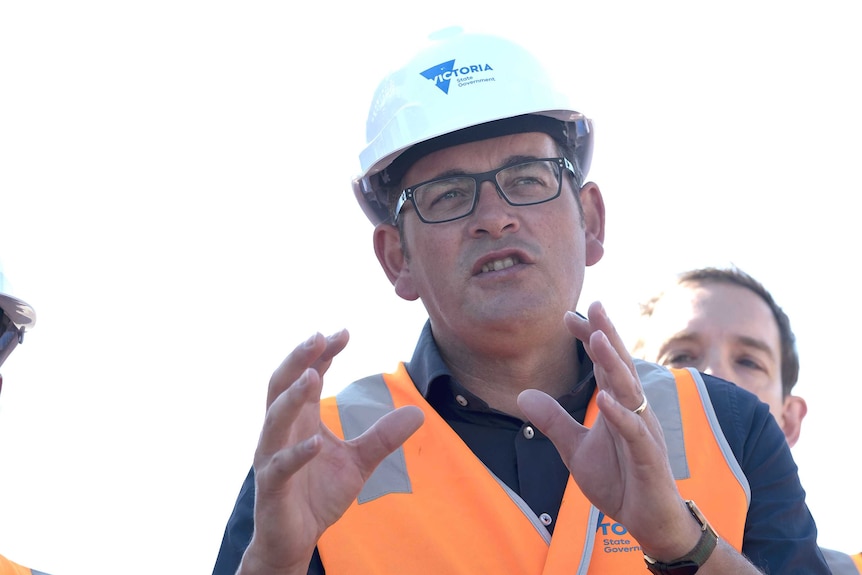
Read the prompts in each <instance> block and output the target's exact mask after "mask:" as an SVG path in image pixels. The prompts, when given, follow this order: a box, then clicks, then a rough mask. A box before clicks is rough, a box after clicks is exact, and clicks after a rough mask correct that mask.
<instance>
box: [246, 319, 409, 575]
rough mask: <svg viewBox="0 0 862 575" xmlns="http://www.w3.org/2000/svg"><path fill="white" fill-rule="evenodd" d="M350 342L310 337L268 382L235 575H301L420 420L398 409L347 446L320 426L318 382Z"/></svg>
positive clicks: (345, 337) (339, 336)
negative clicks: (249, 525) (245, 537)
mask: <svg viewBox="0 0 862 575" xmlns="http://www.w3.org/2000/svg"><path fill="white" fill-rule="evenodd" d="M348 338H349V335H348V333H347V331H345V330H342V331H340V332H338V333H335V334H333V335H331V336H329V337H327V338H324V337H323V336H322V335H321V334H319V333H318V334H315V335H313V336H312V337H311V338H309V339H308V340H307V341H306V342H305V343H303V344H301V345H300V346H298V347H297V348H296V349H295V350H294V351H293V352H292V353H291V354H290V355H288V356H287V357H286V358H285V360H284V361H283V362H282V364H281V365H280V366H279V367H278V369H276V370H275V372H274V373H273V375H272V378H271V379H270V382H269V392H268V394H267V410H266V418H265V420H264V424H263V430H262V431H261V434H260V439H259V441H258V446H257V450H256V451H255V456H254V471H255V493H256V495H255V504H254V534H253V536H252V539H251V542H250V543H249V546H248V549H247V550H246V552H245V555H244V556H243V560H242V563H241V565H240V568H239V571H238V573H241V574H249V573H256V574H269V573H282V574H283V573H297V574H305V573H307V570H308V564H309V561H310V560H311V556H312V554H313V552H314V548H315V546H316V545H317V541H318V539H320V536H321V535H322V534H323V532H324V531H325V530H326V529H327V528H328V527H329V526H330V525H332V524H333V523H334V522H335V521H336V520H338V518H339V517H341V515H343V514H344V512H345V511H346V510H347V508H348V507H349V506H350V504H351V503H352V502H353V500H354V499H356V497H357V496H358V495H359V492H360V491H361V489H362V486H363V485H364V484H365V481H366V480H367V479H368V478H369V476H370V475H371V473H372V471H374V469H375V468H376V467H377V465H378V464H379V463H380V462H381V461H382V460H383V458H385V457H386V456H387V455H388V454H389V453H391V452H392V451H394V450H395V449H397V448H398V447H399V446H400V445H401V444H402V443H404V441H406V440H407V438H408V437H410V436H411V435H412V434H413V433H414V432H415V431H416V430H417V429H419V426H421V425H422V422H423V421H424V415H423V413H422V411H421V410H420V409H419V408H418V407H415V406H407V407H402V408H399V409H396V410H395V411H393V412H391V413H389V414H387V415H385V416H384V417H382V418H380V419H379V420H378V421H377V422H376V423H375V424H374V425H372V426H371V427H370V428H369V429H368V430H367V431H366V432H365V433H363V434H362V435H361V436H359V437H357V438H356V439H353V440H350V441H344V440H342V439H340V438H339V437H337V436H336V435H334V434H333V433H332V432H331V431H330V430H329V429H328V428H327V427H326V426H325V425H324V424H323V422H322V421H321V419H320V394H321V391H322V389H323V375H324V374H325V373H326V370H327V369H328V368H329V366H330V364H331V363H332V359H333V358H334V357H335V356H336V355H338V353H340V352H341V351H342V350H343V349H344V347H345V346H346V345H347V340H348Z"/></svg>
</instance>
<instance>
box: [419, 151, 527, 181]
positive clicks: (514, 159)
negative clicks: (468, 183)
mask: <svg viewBox="0 0 862 575" xmlns="http://www.w3.org/2000/svg"><path fill="white" fill-rule="evenodd" d="M538 159H539V156H522V155H519V156H509V157H508V158H506V159H505V160H504V161H503V163H502V164H500V165H499V166H497V168H491V169H490V170H488V171H493V170H495V169H502V168H508V167H510V166H514V165H515V164H521V163H524V162H532V161H533V160H538ZM475 173H477V172H468V171H466V170H464V169H462V168H453V169H451V170H446V171H445V172H441V173H439V174H437V175H436V176H434V177H433V178H431V179H429V180H425V181H426V182H431V181H434V180H439V179H442V178H450V177H455V176H469V175H472V174H475ZM480 173H484V172H480Z"/></svg>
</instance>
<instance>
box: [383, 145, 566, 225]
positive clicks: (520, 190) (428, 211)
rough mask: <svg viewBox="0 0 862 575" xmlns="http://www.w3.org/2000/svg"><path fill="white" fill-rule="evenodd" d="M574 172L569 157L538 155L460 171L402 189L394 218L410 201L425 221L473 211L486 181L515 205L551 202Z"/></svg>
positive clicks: (448, 219)
mask: <svg viewBox="0 0 862 575" xmlns="http://www.w3.org/2000/svg"><path fill="white" fill-rule="evenodd" d="M564 170H565V171H568V172H569V173H571V174H572V176H574V175H575V168H574V166H573V165H572V163H571V162H570V161H569V160H567V159H566V158H538V159H536V160H530V161H527V162H519V163H517V164H510V165H508V166H503V167H502V168H497V169H495V170H491V171H490V172H484V173H482V174H459V175H457V176H449V177H445V178H438V179H436V180H429V181H427V182H422V183H421V184H417V185H415V186H412V187H410V188H407V189H405V190H404V191H402V192H401V197H399V198H398V203H397V204H396V206H395V221H396V222H397V221H398V216H399V214H400V213H401V209H402V208H403V207H404V204H406V203H407V202H408V201H409V202H412V203H413V207H414V208H415V209H416V215H417V216H419V219H420V220H422V221H423V222H425V223H426V224H442V223H443V222H451V221H452V220H457V219H459V218H464V217H466V216H469V215H470V214H472V213H473V210H475V209H476V204H477V203H478V201H479V188H480V187H481V185H482V183H483V182H494V185H495V186H496V188H497V193H499V194H500V196H502V198H503V199H504V200H506V202H508V203H509V205H512V206H532V205H535V204H542V203H544V202H549V201H551V200H553V199H554V198H556V197H558V196H559V195H560V191H561V190H562V189H563V177H562V175H563V172H564Z"/></svg>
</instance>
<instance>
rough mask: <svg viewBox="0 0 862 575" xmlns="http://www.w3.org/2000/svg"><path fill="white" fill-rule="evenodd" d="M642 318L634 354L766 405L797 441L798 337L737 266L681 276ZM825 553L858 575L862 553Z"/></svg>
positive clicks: (835, 565)
mask: <svg viewBox="0 0 862 575" xmlns="http://www.w3.org/2000/svg"><path fill="white" fill-rule="evenodd" d="M641 319H642V321H641V331H640V337H639V338H638V340H637V341H636V342H635V344H634V347H633V349H632V355H633V356H635V357H640V358H642V359H645V360H647V361H654V362H656V363H659V364H662V365H665V366H667V367H693V368H695V369H697V370H698V371H701V372H703V373H707V374H710V375H713V376H716V377H720V378H722V379H726V380H728V381H731V382H733V383H736V384H737V385H738V386H740V387H742V388H744V389H746V390H748V391H750V392H751V393H754V394H755V395H757V396H758V397H759V398H760V400H761V401H763V402H764V403H766V404H767V405H769V410H770V412H771V413H772V415H773V417H775V420H776V421H777V422H778V424H779V426H780V427H781V429H782V431H784V436H785V437H786V438H787V443H788V444H789V445H790V446H791V447H792V446H793V445H795V444H796V442H797V440H798V439H799V433H800V430H801V427H802V420H803V418H804V417H805V414H806V413H807V411H808V407H807V405H806V403H805V400H804V399H802V398H801V397H799V396H797V395H793V387H794V386H795V385H796V382H797V380H798V378H799V354H798V353H797V350H796V338H795V336H794V334H793V331H792V330H791V328H790V319H789V318H788V317H787V314H785V313H784V311H783V310H782V309H781V308H780V307H779V306H778V304H776V303H775V300H774V299H773V297H772V295H771V294H770V292H769V291H768V290H767V289H766V288H765V287H763V285H762V284H761V283H760V282H759V281H757V280H756V279H754V278H753V277H751V276H750V275H749V274H747V273H745V272H744V271H742V270H740V269H738V268H736V267H729V268H714V267H707V268H701V269H695V270H690V271H686V272H683V273H681V274H679V275H678V276H677V278H676V281H675V282H674V283H673V284H672V285H671V286H669V287H668V288H667V289H665V290H664V291H663V292H661V293H660V294H658V295H656V296H654V297H652V298H651V299H650V300H648V301H647V302H646V303H644V304H642V306H641ZM821 549H822V548H821ZM822 551H823V555H824V556H825V557H826V560H827V561H828V563H829V566H830V567H831V568H832V572H833V573H836V574H838V575H843V574H848V573H849V574H853V575H858V574H859V573H862V553H857V554H856V555H853V556H848V555H847V554H845V553H841V552H838V551H833V550H830V549H822Z"/></svg>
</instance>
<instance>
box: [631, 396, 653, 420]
mask: <svg viewBox="0 0 862 575" xmlns="http://www.w3.org/2000/svg"><path fill="white" fill-rule="evenodd" d="M647 405H649V402H648V401H647V398H646V394H644V400H643V402H642V403H641V404H640V405H639V406H637V408H635V409H634V410H632V411H634V413H635V415H640V414H641V413H643V412H644V411H646V408H647Z"/></svg>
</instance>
